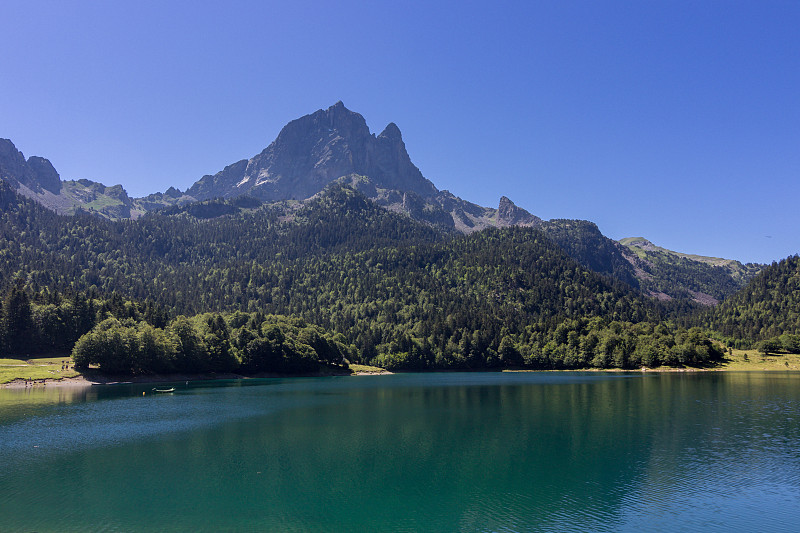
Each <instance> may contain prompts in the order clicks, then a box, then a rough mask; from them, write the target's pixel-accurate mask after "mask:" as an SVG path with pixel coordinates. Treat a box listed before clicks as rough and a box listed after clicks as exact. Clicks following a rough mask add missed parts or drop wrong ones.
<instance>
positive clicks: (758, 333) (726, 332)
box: [698, 255, 800, 343]
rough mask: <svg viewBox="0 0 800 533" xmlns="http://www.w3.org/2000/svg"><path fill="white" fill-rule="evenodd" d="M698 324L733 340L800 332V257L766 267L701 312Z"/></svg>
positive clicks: (754, 339) (757, 338) (748, 339)
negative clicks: (724, 299) (739, 287)
mask: <svg viewBox="0 0 800 533" xmlns="http://www.w3.org/2000/svg"><path fill="white" fill-rule="evenodd" d="M698 323H700V324H704V325H706V326H708V327H709V328H712V329H714V330H715V331H718V332H719V333H721V334H722V335H723V336H725V337H728V338H730V339H739V340H744V341H746V343H747V342H748V341H758V340H764V339H768V338H771V337H777V336H779V335H782V334H790V335H799V334H800V257H798V256H797V255H794V256H790V257H787V258H786V259H784V260H782V261H780V262H777V263H773V264H771V265H769V266H767V267H765V268H764V269H763V270H762V271H761V272H760V273H759V274H758V275H756V276H755V277H754V278H753V279H752V280H751V281H750V283H748V284H747V286H746V287H744V288H743V289H742V290H741V291H739V292H738V293H736V294H735V295H733V296H732V297H730V298H729V299H727V300H726V301H724V302H722V303H721V304H720V305H719V306H717V307H715V308H713V309H709V310H707V311H705V312H704V313H702V314H701V315H700V317H699V319H698Z"/></svg>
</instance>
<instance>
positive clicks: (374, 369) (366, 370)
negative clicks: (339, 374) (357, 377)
mask: <svg viewBox="0 0 800 533" xmlns="http://www.w3.org/2000/svg"><path fill="white" fill-rule="evenodd" d="M350 370H352V371H353V372H355V373H359V374H382V373H385V372H388V371H387V370H386V369H385V368H381V367H378V366H369V365H354V364H352V363H351V364H350Z"/></svg>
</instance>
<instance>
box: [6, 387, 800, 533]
mask: <svg viewBox="0 0 800 533" xmlns="http://www.w3.org/2000/svg"><path fill="white" fill-rule="evenodd" d="M151 389H152V385H151V386H145V385H118V386H104V387H92V388H90V389H68V388H52V387H51V388H50V389H46V390H45V389H36V390H33V391H31V390H30V389H28V390H10V389H5V390H0V461H1V462H2V465H3V468H2V469H0V531H3V532H5V531H41V532H44V531H352V530H362V531H509V532H510V531H643V530H644V531H698V530H704V531H726V532H730V531H797V530H798V524H800V418H798V416H799V413H798V405H800V404H799V403H798V400H800V376H796V375H794V374H789V373H769V374H768V373H741V374H736V373H693V374H618V373H612V374H602V373H586V374H580V373H502V374H501V373H488V374H406V375H394V376H364V377H353V378H349V377H345V378H317V379H292V380H280V379H273V380H250V381H247V382H215V383H208V382H207V383H191V384H189V386H186V385H185V384H176V392H175V393H174V394H157V395H154V394H152V393H151ZM142 392H146V393H147V394H146V395H145V396H144V397H143V396H142Z"/></svg>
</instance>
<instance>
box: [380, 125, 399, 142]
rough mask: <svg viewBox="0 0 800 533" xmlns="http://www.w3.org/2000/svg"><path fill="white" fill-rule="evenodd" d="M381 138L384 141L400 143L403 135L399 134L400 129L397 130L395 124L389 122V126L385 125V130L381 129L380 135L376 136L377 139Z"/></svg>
mask: <svg viewBox="0 0 800 533" xmlns="http://www.w3.org/2000/svg"><path fill="white" fill-rule="evenodd" d="M381 137H383V138H385V139H389V140H392V141H402V140H403V134H402V133H400V128H398V127H397V124H395V123H394V122H390V123H389V124H387V125H386V127H385V128H383V131H382V132H381V134H380V135H378V138H381Z"/></svg>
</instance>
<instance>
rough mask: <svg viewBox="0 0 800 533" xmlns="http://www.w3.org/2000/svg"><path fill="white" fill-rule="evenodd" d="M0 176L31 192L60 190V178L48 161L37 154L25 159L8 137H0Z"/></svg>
mask: <svg viewBox="0 0 800 533" xmlns="http://www.w3.org/2000/svg"><path fill="white" fill-rule="evenodd" d="M0 178H2V179H5V180H7V181H9V182H10V183H11V184H12V185H14V186H15V187H17V188H24V189H26V190H28V191H30V192H31V193H42V192H43V191H49V192H50V193H52V194H58V193H59V192H60V191H61V178H60V177H59V175H58V172H56V169H54V168H53V165H52V164H51V163H50V161H48V160H47V159H45V158H43V157H37V156H31V157H29V158H28V159H27V160H26V159H25V156H24V155H23V154H22V152H20V151H19V150H17V147H16V146H14V143H12V142H11V141H10V140H9V139H0Z"/></svg>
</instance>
